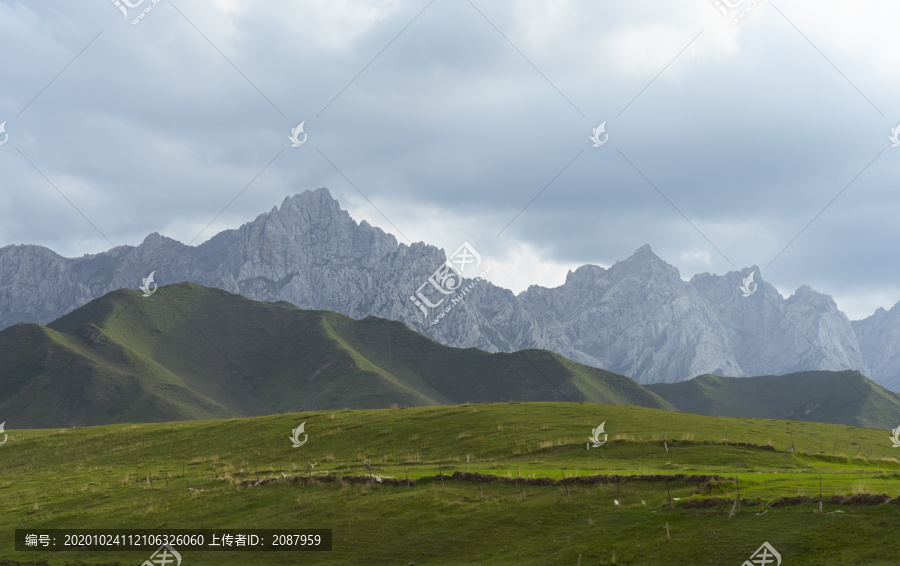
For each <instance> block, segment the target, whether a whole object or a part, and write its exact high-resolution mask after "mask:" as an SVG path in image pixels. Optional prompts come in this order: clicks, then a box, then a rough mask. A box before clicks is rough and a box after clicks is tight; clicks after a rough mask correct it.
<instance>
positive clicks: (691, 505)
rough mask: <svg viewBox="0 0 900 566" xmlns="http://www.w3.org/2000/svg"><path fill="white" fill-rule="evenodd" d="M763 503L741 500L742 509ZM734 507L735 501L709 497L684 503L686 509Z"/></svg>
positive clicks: (760, 501)
mask: <svg viewBox="0 0 900 566" xmlns="http://www.w3.org/2000/svg"><path fill="white" fill-rule="evenodd" d="M761 503H762V500H761V499H741V507H745V506H746V507H753V506H754V505H760V504H761ZM729 505H734V499H730V498H728V497H707V498H704V499H691V500H689V501H686V502H685V503H684V505H683V506H684V508H685V509H706V508H708V507H724V506H729ZM663 507H668V505H664V506H663Z"/></svg>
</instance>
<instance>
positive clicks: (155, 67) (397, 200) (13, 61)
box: [0, 0, 900, 318]
mask: <svg viewBox="0 0 900 566" xmlns="http://www.w3.org/2000/svg"><path fill="white" fill-rule="evenodd" d="M149 3H150V0H145V4H146V5H149ZM669 4H670V3H663V2H630V3H628V4H620V5H607V4H598V3H592V2H586V1H585V2H575V1H571V2H554V3H545V2H537V1H522V2H515V3H513V2H505V3H496V2H491V3H489V2H479V1H475V0H473V2H472V3H471V4H470V3H468V2H449V1H442V0H436V1H435V2H433V3H432V4H430V5H429V4H428V2H424V1H419V2H400V1H383V2H355V1H350V0H346V1H333V2H325V1H321V2H314V1H310V2H303V3H289V2H269V3H261V2H258V3H251V2H247V3H237V2H225V1H207V2H194V3H188V2H180V1H179V2H176V3H174V4H172V3H171V2H169V1H168V0H162V1H161V2H160V3H159V4H158V5H157V6H155V7H154V8H153V10H152V11H151V12H150V13H148V14H147V15H146V17H145V18H144V19H143V20H141V21H140V23H139V24H138V25H131V24H129V23H128V21H127V20H123V19H122V15H121V14H120V13H119V11H118V10H117V9H116V8H115V6H114V5H113V4H112V3H108V2H95V3H91V4H89V5H86V6H75V5H73V4H72V3H69V2H62V1H56V2H42V3H40V4H38V5H32V3H24V2H15V1H0V53H2V54H3V55H2V64H0V68H3V69H4V80H3V87H2V89H0V121H3V120H7V126H6V130H7V132H8V133H9V135H10V139H9V142H8V143H7V144H5V145H4V146H3V147H0V186H2V190H0V245H9V244H20V243H36V244H41V245H45V246H48V247H50V248H52V249H54V250H56V251H58V252H59V253H62V254H63V255H68V256H75V255H81V254H84V253H92V252H97V251H101V250H104V249H107V248H108V247H109V244H108V243H107V241H106V238H108V239H109V240H110V241H111V242H113V243H114V244H116V245H121V244H132V245H134V244H137V243H139V242H140V241H141V240H142V239H143V237H144V236H145V235H146V234H148V233H150V232H154V231H156V232H160V233H163V234H165V235H168V236H170V237H174V238H177V239H179V240H181V241H184V242H189V241H191V240H192V239H194V238H195V237H197V236H198V234H200V235H199V237H198V238H197V241H196V242H195V243H198V242H200V241H204V240H205V239H207V238H209V237H210V236H212V235H213V234H214V233H215V232H216V231H218V230H221V229H224V228H231V227H235V226H237V225H239V224H240V223H243V222H246V221H249V220H251V219H252V218H254V217H255V216H256V215H257V214H259V213H261V212H264V211H267V210H269V209H271V207H272V206H274V205H277V204H279V203H280V202H281V201H282V199H283V197H284V196H286V195H291V194H295V193H298V192H302V191H304V190H308V189H315V188H317V187H321V186H327V187H328V188H329V189H330V190H331V192H332V194H333V195H335V197H336V198H338V199H339V200H340V201H341V203H342V205H343V206H344V207H345V208H348V209H349V210H350V211H351V214H352V215H353V216H354V217H355V218H356V219H357V220H363V219H365V220H367V221H369V222H370V223H372V224H374V225H377V226H380V227H382V228H383V229H385V230H387V231H389V232H392V233H394V234H395V235H396V236H397V237H398V239H399V240H400V241H405V239H404V238H403V236H401V234H400V232H402V234H403V235H405V236H406V237H408V238H410V239H411V240H414V241H415V240H425V241H427V242H429V243H434V244H436V245H440V246H442V247H445V248H452V249H455V248H456V247H457V246H458V245H459V243H460V242H462V241H463V240H468V241H471V242H473V243H475V244H476V246H478V247H479V249H481V250H483V253H484V255H485V257H486V259H487V260H488V261H493V264H494V265H497V266H500V267H499V268H498V269H494V270H492V274H491V275H492V280H494V282H496V283H498V284H500V285H504V286H507V287H511V288H513V289H515V290H517V291H518V290H521V289H523V288H525V287H526V286H527V285H528V284H530V283H538V282H543V284H560V283H562V281H563V280H564V277H565V272H566V270H567V269H569V268H572V267H574V266H577V265H580V264H583V263H596V264H602V265H609V264H611V263H614V262H615V261H617V260H620V259H624V258H625V257H627V256H628V255H630V254H631V253H632V252H633V251H634V249H636V248H637V247H639V246H640V245H642V244H644V243H649V244H650V245H651V246H652V247H653V249H654V251H655V252H656V253H657V254H658V255H660V256H661V257H663V258H665V259H666V260H667V261H669V262H670V263H673V264H674V265H676V266H677V267H678V268H679V269H680V271H681V273H682V276H683V277H685V278H688V277H690V276H691V275H693V274H694V273H698V272H703V271H710V272H715V273H724V272H726V271H728V270H732V269H735V268H740V267H743V266H748V265H752V264H757V265H760V266H761V267H762V269H763V274H764V277H765V278H766V280H769V281H772V282H774V283H775V284H776V285H778V286H779V288H781V289H784V290H792V289H795V288H796V287H798V286H799V285H801V284H803V283H808V284H810V285H812V286H813V287H814V288H816V289H817V290H820V291H822V292H825V293H829V294H832V295H834V296H835V297H836V299H837V300H838V304H839V306H841V307H842V308H844V309H846V310H847V312H848V314H849V315H850V316H851V318H858V317H861V316H864V315H866V314H868V313H870V312H871V311H872V310H874V309H875V308H876V307H877V306H885V307H889V306H890V305H891V304H893V303H894V302H896V301H897V300H900V285H898V284H897V283H896V281H897V280H898V279H900V273H898V264H897V262H896V260H894V259H893V257H892V256H893V253H892V252H894V251H895V250H896V249H898V247H900V246H898V244H900V230H898V228H897V222H896V218H898V216H900V197H898V196H897V193H896V191H895V190H893V189H894V187H895V186H896V181H895V179H896V172H897V169H898V164H900V148H891V147H890V142H888V140H887V136H888V134H889V133H890V129H891V128H893V127H894V126H896V125H897V122H898V121H900V108H898V107H897V103H896V96H895V93H896V92H897V87H898V86H900V71H898V70H897V69H896V65H895V64H894V62H895V61H896V60H897V58H898V56H900V47H898V46H897V43H896V41H895V39H894V38H893V35H894V30H893V29H891V24H890V22H895V21H896V16H898V15H900V9H898V8H897V7H896V6H895V5H893V4H891V3H888V2H875V3H872V5H866V6H865V7H858V6H845V5H842V4H840V3H838V2H836V1H831V2H824V3H823V2H817V3H812V2H806V1H804V2H799V3H796V4H792V5H791V6H789V7H788V6H781V5H780V3H779V4H778V5H776V6H773V5H771V4H768V3H766V2H763V3H761V4H759V5H758V6H757V7H756V8H755V9H754V10H753V11H752V12H751V13H750V14H748V15H747V17H746V18H745V19H744V20H743V21H742V22H741V23H740V24H739V25H737V26H733V25H730V24H728V23H727V22H724V21H723V20H722V19H721V17H720V16H719V14H718V12H717V11H716V9H715V8H714V7H713V6H712V5H711V4H710V3H707V2H702V1H698V2H693V3H683V4H684V5H679V6H675V5H669ZM473 5H474V6H475V7H477V10H476V9H475V8H473ZM426 6H427V8H426ZM423 9H424V11H423ZM478 10H480V11H481V14H480V13H479V11H478ZM779 10H780V12H779ZM182 13H183V14H184V16H182V15H181V14H182ZM782 13H783V14H784V17H783V16H782V15H781V14H782ZM482 14H483V16H482ZM485 18H487V20H489V21H486V20H485ZM786 18H787V19H786ZM410 22H412V23H410ZM407 25H408V27H406V26H407ZM494 26H496V28H497V29H495V28H494ZM795 26H796V28H797V29H795ZM195 27H196V29H195ZM404 27H406V29H405V30H404ZM498 29H499V30H500V32H502V34H503V35H505V36H506V38H504V37H503V36H502V35H501V34H500V33H498V31H497V30H498ZM198 30H199V32H198ZM798 30H800V32H802V35H801V33H798ZM101 31H102V33H100V32H101ZM701 32H702V33H701ZM98 33H100V36H99V37H98V38H97V39H96V41H94V43H93V44H91V45H90V47H88V48H87V49H85V50H84V52H83V53H82V54H81V55H80V56H78V57H77V58H75V56H76V54H77V53H78V52H79V51H81V50H82V49H83V48H84V47H85V45H87V44H88V42H90V41H91V39H92V38H94V37H95V36H96V35H97V34H98ZM201 33H202V35H201ZM398 34H399V36H398ZM698 34H699V37H696V36H697V35H698ZM204 36H205V37H204ZM804 36H806V37H805V38H804ZM695 37H696V40H695V41H693V43H691V40H692V39H694V38H695ZM807 38H808V40H807ZM507 39H508V40H509V41H507ZM810 42H812V44H813V45H814V46H813V45H810ZM210 43H212V45H211V44H210ZM510 43H512V45H510ZM689 43H690V46H689V47H687V48H686V49H685V46H687V45H688V44H689ZM389 44H390V45H389ZM213 46H214V47H213ZM386 46H387V47H386ZM513 46H514V47H513ZM382 50H383V52H382ZM517 50H518V51H517ZM682 50H684V51H683V53H681V54H680V55H678V54H679V52H681V51H682ZM817 50H818V51H817ZM819 51H820V52H821V53H819ZM219 52H221V54H220V53H219ZM379 52H381V54H380V55H379ZM520 52H521V53H520ZM223 55H224V56H223ZM523 55H524V56H523ZM823 55H824V57H823ZM376 56H377V57H376ZM676 56H677V57H676ZM73 58H75V59H74V61H72V59H73ZM226 58H227V59H226ZM373 59H374V60H373ZM70 62H71V64H70V65H69V66H68V68H66V69H65V70H64V71H63V72H62V73H61V74H60V75H59V77H58V78H56V79H55V80H53V81H52V82H50V81H51V79H53V78H54V76H56V74H57V73H59V72H60V71H61V70H62V69H63V68H64V67H65V66H66V65H67V64H69V63H70ZM232 64H233V66H232ZM235 67H236V68H237V70H236V69H235ZM535 67H536V68H537V70H536V69H535ZM835 67H837V70H836V69H835ZM363 69H365V70H363ZM663 69H665V70H663ZM361 71H362V73H360V72H361ZM242 74H243V76H242ZM842 74H843V75H842ZM357 75H358V77H357ZM542 75H543V76H542ZM657 75H658V76H657ZM245 77H246V78H245ZM354 77H356V78H355V80H354ZM48 82H50V85H49V87H47V88H46V90H44V91H43V92H42V93H41V89H43V88H44V87H45V86H46V85H47V83H48ZM348 83H349V86H348ZM648 85H649V86H648ZM345 87H346V88H345ZM343 89H345V90H343ZM38 93H41V94H40V96H38V97H37V99H35V100H34V101H33V102H31V104H30V105H29V102H30V101H31V100H32V99H33V98H34V97H35V96H36V95H37V94H38ZM639 93H640V95H639V96H638V94H639ZM336 96H337V98H335V97H336ZM635 97H637V98H635ZM26 106H27V109H26V110H25V111H24V112H22V110H23V109H24V108H26ZM626 107H627V108H626ZM582 114H583V115H582ZM882 114H883V115H882ZM302 120H305V121H306V128H305V129H306V132H307V133H308V135H309V138H308V142H307V143H306V144H304V145H303V146H301V147H299V148H291V147H289V145H290V144H289V142H288V140H287V136H288V134H289V133H290V130H291V128H293V127H294V126H296V125H297V124H298V123H299V122H300V121H302ZM602 121H606V122H607V131H608V132H609V135H610V138H609V142H608V143H607V144H606V145H604V146H603V147H600V148H593V147H591V144H590V142H589V141H588V136H589V135H590V132H591V128H593V127H595V126H596V125H597V124H599V123H600V122H602ZM579 152H580V153H579ZM20 153H21V154H20ZM576 155H577V158H576ZM23 156H24V157H23ZM276 156H277V158H276ZM876 156H877V158H876ZM26 158H27V160H26ZM273 158H274V159H275V160H274V162H272V163H271V165H268V164H269V163H270V161H272V160H273ZM573 158H575V160H574V162H572V163H571V165H569V166H568V167H567V168H566V165H567V164H568V163H569V162H570V161H571V160H572V159H573ZM626 158H627V159H626ZM873 159H874V162H873V161H872V160H873ZM28 160H30V161H31V163H33V164H34V166H35V167H36V168H37V170H35V168H34V167H32V165H31V164H29V162H28ZM329 161H330V163H329ZM629 161H630V162H631V163H629ZM870 162H872V163H871V164H870ZM632 164H633V165H632ZM267 165H268V166H267ZM564 168H565V170H563V169H564ZM44 176H46V178H47V179H49V181H50V182H49V183H48V180H47V179H45V178H44ZM645 176H646V179H645V178H644V177H645ZM554 178H555V180H554V181H553V182H552V183H551V184H550V185H549V186H547V185H548V183H550V182H551V180H553V179H554ZM647 179H649V181H650V183H652V185H655V187H656V188H654V187H653V186H652V185H651V184H650V183H648V181H647ZM348 180H349V181H350V183H352V184H353V185H355V187H356V188H354V186H352V185H351V184H350V183H348ZM50 183H52V184H53V185H55V186H56V188H58V189H59V191H60V192H62V193H63V194H64V195H65V196H66V198H68V199H69V200H70V201H71V202H72V204H74V206H75V207H77V208H78V210H80V211H81V212H82V213H83V214H84V216H86V217H87V218H88V219H89V220H90V222H91V223H93V224H94V225H95V226H96V228H97V230H95V229H94V228H93V227H92V226H91V224H89V223H88V222H87V221H85V219H84V218H82V216H81V215H80V214H79V213H78V212H76V211H75V210H74V208H73V206H71V205H70V204H69V203H68V202H67V201H66V200H65V199H64V198H63V197H62V196H61V195H60V194H59V193H58V192H57V191H56V190H55V189H54V188H53V186H51V184H50ZM848 184H849V186H848ZM248 185H249V186H248ZM545 187H546V190H544V191H543V193H541V194H540V196H539V197H538V198H537V199H536V200H534V202H533V203H531V204H530V206H528V208H527V209H526V210H525V211H524V212H521V211H522V209H523V207H525V206H526V205H527V204H528V203H529V201H531V200H532V199H533V198H534V197H535V195H537V194H538V193H539V192H540V191H542V190H543V189H545ZM845 187H846V189H845ZM357 189H358V191H359V192H357ZM657 189H658V191H659V192H657ZM842 190H843V193H842V194H841V195H840V196H839V197H838V198H837V199H836V200H834V202H833V203H831V204H830V205H829V203H830V202H831V201H832V199H834V198H835V196H836V195H838V194H839V193H841V191H842ZM242 191H243V192H242ZM360 192H361V193H362V194H363V195H365V198H364V197H363V196H361V195H360ZM660 193H662V195H661V194H660ZM238 194H240V196H239V197H238V198H237V199H236V200H234V202H233V204H231V205H230V206H229V207H228V208H227V209H226V210H225V211H224V212H223V213H222V214H221V216H219V217H218V219H217V220H216V221H215V222H214V223H213V225H212V226H211V227H210V228H209V229H207V230H206V231H204V232H202V233H201V230H203V228H204V227H205V226H206V225H207V224H208V223H209V222H210V221H212V220H213V218H214V217H216V215H217V214H219V212H220V211H222V209H223V208H224V207H225V206H226V205H228V203H229V202H231V201H232V199H235V197H236V196H237V195H238ZM366 199H368V200H366ZM667 199H668V201H671V204H670V202H667ZM369 201H371V202H372V203H374V205H375V206H376V207H377V209H378V210H380V211H381V212H383V213H384V215H385V216H386V217H387V218H388V219H389V221H390V222H388V221H387V220H385V218H384V217H383V216H382V215H381V214H380V213H379V212H378V211H376V210H375V208H373V206H372V205H370V204H369ZM673 205H674V206H673ZM675 207H677V209H678V210H680V211H681V213H683V214H684V215H685V216H686V217H687V218H688V219H689V220H690V223H689V222H687V221H685V219H684V218H683V217H682V216H681V214H679V212H678V211H676V209H675ZM826 207H827V208H826ZM823 209H825V210H824V212H822V210H823ZM520 212H521V214H520V215H519V216H518V217H517V218H516V220H515V221H514V222H513V223H512V224H511V225H510V226H509V228H508V229H506V230H505V231H504V232H503V233H502V234H501V235H500V236H499V237H498V236H497V234H498V232H500V231H501V230H502V229H503V228H504V226H506V225H507V223H509V221H510V220H512V219H513V217H515V216H516V215H517V214H519V213H520ZM820 213H821V215H820ZM817 215H819V216H818V217H817ZM814 218H815V220H814V221H813V219H814ZM811 221H812V224H810V225H809V227H808V228H806V229H805V230H804V227H806V226H807V224H809V223H810V222H811ZM691 223H692V224H693V226H692V225H691ZM394 227H396V229H395V228H394ZM694 227H696V229H695V228H694ZM397 230H399V232H398V231H397ZM698 230H699V232H700V233H698ZM801 230H802V231H803V232H802V233H801ZM98 231H99V233H98ZM101 233H102V235H101ZM701 233H702V235H701ZM798 234H800V235H799V237H797V238H796V240H794V241H793V243H791V244H790V245H788V244H789V242H791V240H792V239H794V238H795V237H796V236H797V235H798ZM703 236H705V237H706V238H708V239H709V241H710V242H712V244H710V243H709V242H707V240H706V239H705V238H704V237H703ZM785 246H788V247H787V249H785V250H784V252H783V253H781V255H780V256H778V259H776V260H775V261H774V262H773V263H772V264H771V265H770V266H769V267H766V265H767V264H768V263H769V262H770V261H771V260H772V259H773V258H775V257H776V255H778V254H779V253H780V252H782V249H784V248H785ZM716 248H718V250H720V251H721V254H720V253H719V251H717V250H716ZM726 258H727V259H726ZM554 274H555V275H554Z"/></svg>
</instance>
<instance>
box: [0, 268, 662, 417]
mask: <svg viewBox="0 0 900 566" xmlns="http://www.w3.org/2000/svg"><path fill="white" fill-rule="evenodd" d="M0 391H3V393H4V395H3V397H2V398H0V418H3V419H4V420H7V421H8V426H9V427H16V428H23V427H54V426H88V425H99V424H109V423H123V422H166V421H177V420H188V419H207V418H224V417H236V416H254V415H265V414H277V413H286V412H292V411H299V410H313V409H327V408H376V407H385V408H386V407H389V406H391V405H398V406H420V405H433V404H447V403H463V402H470V401H471V402H496V401H509V400H515V401H554V400H566V401H591V402H603V403H616V404H626V403H628V404H634V405H641V406H647V407H655V408H662V409H672V406H671V405H669V404H668V403H666V402H665V401H663V400H662V399H660V398H659V397H658V396H656V395H655V394H653V393H650V392H649V391H647V390H646V389H644V388H643V387H641V386H640V385H638V384H637V383H636V382H635V381H633V380H631V379H629V378H627V377H625V376H622V375H617V374H613V373H610V372H607V371H604V370H601V369H597V368H592V367H589V366H585V365H581V364H577V363H574V362H572V361H569V360H567V359H565V358H563V357H561V356H559V355H557V354H554V353H552V352H548V351H544V350H526V351H521V352H515V353H511V354H505V353H498V354H490V353H487V352H484V351H481V350H478V349H475V348H469V349H459V348H450V347H447V346H443V345H441V344H438V343H436V342H434V341H432V340H429V339H428V338H425V337H424V336H422V335H420V334H417V333H415V332H413V331H411V330H410V329H409V328H408V327H406V326H405V325H403V324H402V323H398V322H393V321H389V320H385V319H379V318H375V317H369V318H366V319H363V320H354V319H352V318H349V317H346V316H343V315H340V314H337V313H333V312H328V311H305V310H300V309H298V308H296V307H294V306H292V305H283V304H270V303H260V302H255V301H251V300H248V299H246V298H244V297H241V296H239V295H234V294H231V293H227V292H225V291H222V290H219V289H212V288H206V287H202V286H199V285H196V284H192V283H179V284H175V285H168V286H166V287H161V288H159V289H158V290H157V292H156V293H155V294H153V295H152V296H150V297H143V296H142V294H141V293H139V292H137V291H131V290H128V289H121V290H119V291H115V292H113V293H110V294H108V295H106V296H104V297H102V298H100V299H97V300H95V301H92V302H90V303H88V304H87V305H85V306H84V307H82V308H79V309H77V310H75V311H73V312H72V313H70V314H68V315H66V316H64V317H62V318H60V319H58V320H56V321H54V322H52V323H50V324H48V325H47V326H46V327H44V326H40V325H36V324H18V325H15V326H13V327H10V328H8V329H6V330H3V331H2V332H0Z"/></svg>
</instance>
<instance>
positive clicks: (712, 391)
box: [646, 370, 900, 429]
mask: <svg viewBox="0 0 900 566" xmlns="http://www.w3.org/2000/svg"><path fill="white" fill-rule="evenodd" d="M646 387H647V389H649V390H650V391H653V392H654V393H656V394H658V395H659V396H660V397H662V398H663V399H665V400H666V401H668V402H669V403H671V404H673V405H675V407H677V408H678V410H679V411H684V412H688V413H696V414H700V415H711V416H722V417H756V418H767V419H795V420H800V421H815V422H821V423H836V424H847V425H854V426H867V427H876V428H885V429H888V428H889V429H893V428H895V427H897V426H900V395H898V394H897V393H894V392H892V391H889V390H887V389H885V388H884V387H882V386H880V385H878V384H877V383H875V382H874V381H872V380H871V379H869V378H867V377H866V376H864V375H863V374H861V373H859V372H858V371H851V370H847V371H804V372H798V373H791V374H787V375H763V376H758V377H719V376H716V375H709V374H707V375H701V376H699V377H695V378H694V379H691V380H689V381H682V382H680V383H654V384H652V385H647V386H646Z"/></svg>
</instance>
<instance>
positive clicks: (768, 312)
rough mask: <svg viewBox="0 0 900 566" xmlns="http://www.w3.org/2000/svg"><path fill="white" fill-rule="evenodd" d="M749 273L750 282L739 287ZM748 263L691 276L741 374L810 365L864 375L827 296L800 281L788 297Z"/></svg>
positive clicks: (843, 321) (846, 326)
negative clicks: (722, 272)
mask: <svg viewBox="0 0 900 566" xmlns="http://www.w3.org/2000/svg"><path fill="white" fill-rule="evenodd" d="M751 272H752V273H753V274H754V276H753V283H752V284H748V286H747V289H748V290H750V291H752V293H750V294H749V296H744V295H745V294H747V293H745V292H743V291H741V289H740V287H741V286H742V285H743V282H744V280H745V279H746V278H747V277H749V276H750V273H751ZM759 273H760V271H759V267H757V266H755V265H754V266H752V267H749V268H745V269H743V270H741V271H732V272H729V273H727V274H725V275H722V276H717V275H710V274H708V273H702V274H700V275H695V276H694V277H693V278H692V279H691V285H693V286H694V288H696V289H697V291H698V292H699V294H700V295H701V296H702V297H703V298H704V300H705V301H706V302H707V303H708V304H709V305H710V306H711V307H712V308H713V310H715V311H716V313H717V318H718V320H719V321H720V322H721V324H722V327H723V328H724V329H725V332H726V333H727V336H728V342H729V343H730V344H731V349H732V352H733V353H734V357H735V359H736V360H737V362H738V364H740V367H741V369H742V370H743V371H744V373H745V374H746V375H773V374H785V373H792V372H797V371H806V370H812V369H826V370H833V371H837V370H842V369H855V370H858V371H860V372H862V373H864V374H866V375H868V367H867V366H866V362H865V359H864V358H863V355H862V353H861V352H860V348H859V344H858V343H857V337H856V334H855V333H854V331H853V327H852V326H851V324H850V320H849V319H848V318H847V316H846V315H845V314H844V313H842V312H841V311H840V310H838V308H837V305H836V304H835V302H834V300H833V299H832V298H831V297H829V296H828V295H823V294H822V293H818V292H816V291H813V290H812V289H810V288H809V287H808V286H806V285H804V286H802V287H800V288H799V289H797V291H796V292H795V293H794V294H793V295H791V296H790V297H788V298H787V299H785V298H783V297H782V296H781V294H780V293H779V292H778V291H777V290H776V289H775V287H774V286H772V285H771V284H770V283H767V282H766V281H765V280H764V279H763V278H762V276H761V275H760V274H759Z"/></svg>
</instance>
